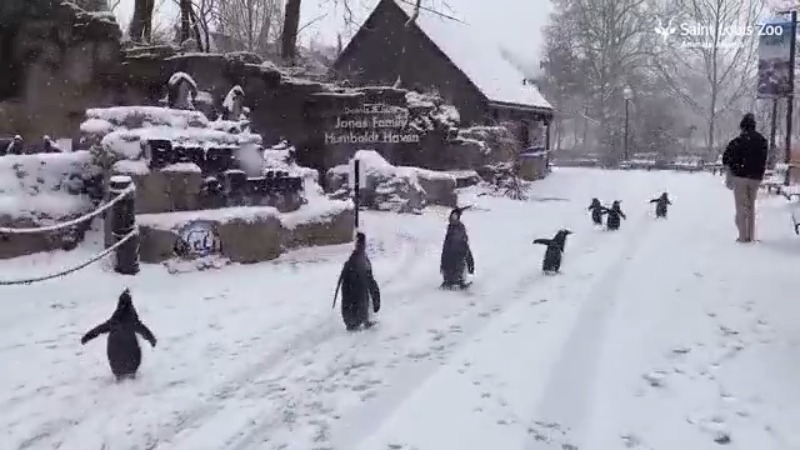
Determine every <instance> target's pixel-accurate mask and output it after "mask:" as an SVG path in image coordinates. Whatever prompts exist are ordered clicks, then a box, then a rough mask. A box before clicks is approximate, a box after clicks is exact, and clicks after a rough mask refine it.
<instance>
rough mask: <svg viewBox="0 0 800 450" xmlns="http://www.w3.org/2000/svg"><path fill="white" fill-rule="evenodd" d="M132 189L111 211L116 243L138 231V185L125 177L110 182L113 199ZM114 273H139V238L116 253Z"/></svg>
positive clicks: (112, 228)
mask: <svg viewBox="0 0 800 450" xmlns="http://www.w3.org/2000/svg"><path fill="white" fill-rule="evenodd" d="M128 188H132V189H133V191H131V192H129V193H128V194H127V195H126V196H125V198H123V199H121V200H120V201H118V202H117V203H116V204H115V205H114V207H113V208H112V209H111V233H112V235H113V237H114V243H116V242H119V241H120V240H121V239H122V238H124V237H125V236H127V235H128V234H129V233H131V232H132V231H134V230H135V229H136V209H135V205H136V185H134V184H133V179H131V177H129V176H125V175H115V176H113V177H111V181H110V182H109V192H110V194H111V198H116V197H117V196H119V195H121V194H122V193H123V192H125V190H126V189H128ZM115 256H116V260H115V262H114V271H115V272H117V273H120V274H123V275H136V274H137V273H139V236H134V237H133V238H131V239H129V240H128V241H127V242H125V243H124V244H122V245H121V246H120V247H119V248H118V249H117V251H116V255H115Z"/></svg>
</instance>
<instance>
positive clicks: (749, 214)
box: [731, 176, 761, 241]
mask: <svg viewBox="0 0 800 450" xmlns="http://www.w3.org/2000/svg"><path fill="white" fill-rule="evenodd" d="M731 183H732V184H733V199H734V202H735V203H736V228H737V229H738V230H739V239H740V240H744V241H752V240H753V239H755V233H756V197H757V196H758V187H759V186H760V185H761V182H760V181H759V180H751V179H749V178H740V177H733V176H732V177H731Z"/></svg>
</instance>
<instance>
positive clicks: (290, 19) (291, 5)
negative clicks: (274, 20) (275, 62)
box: [281, 0, 300, 63]
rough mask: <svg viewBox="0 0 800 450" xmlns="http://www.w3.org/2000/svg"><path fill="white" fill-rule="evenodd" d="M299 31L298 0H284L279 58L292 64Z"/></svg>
mask: <svg viewBox="0 0 800 450" xmlns="http://www.w3.org/2000/svg"><path fill="white" fill-rule="evenodd" d="M299 29H300V0H286V11H285V15H284V22H283V36H282V39H281V57H282V58H283V60H284V61H286V62H289V63H294V61H295V57H296V56H297V55H296V52H297V32H298V30H299Z"/></svg>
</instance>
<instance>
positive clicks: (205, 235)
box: [175, 220, 219, 259]
mask: <svg viewBox="0 0 800 450" xmlns="http://www.w3.org/2000/svg"><path fill="white" fill-rule="evenodd" d="M217 250H219V239H218V237H217V233H216V230H215V229H214V222H211V221H207V220H196V221H194V222H189V223H188V224H186V225H184V226H183V227H182V228H181V229H180V231H179V232H178V242H177V244H176V245H175V253H177V254H178V256H181V257H183V258H187V259H190V258H197V257H203V256H208V255H210V254H212V253H214V252H216V251H217Z"/></svg>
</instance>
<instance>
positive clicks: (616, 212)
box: [603, 200, 627, 230]
mask: <svg viewBox="0 0 800 450" xmlns="http://www.w3.org/2000/svg"><path fill="white" fill-rule="evenodd" d="M603 213H604V214H608V217H607V218H606V228H607V229H609V230H619V226H620V223H621V222H622V221H621V220H620V218H623V219H627V217H625V213H624V212H622V209H620V206H619V200H614V203H612V204H611V208H604V209H603Z"/></svg>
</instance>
